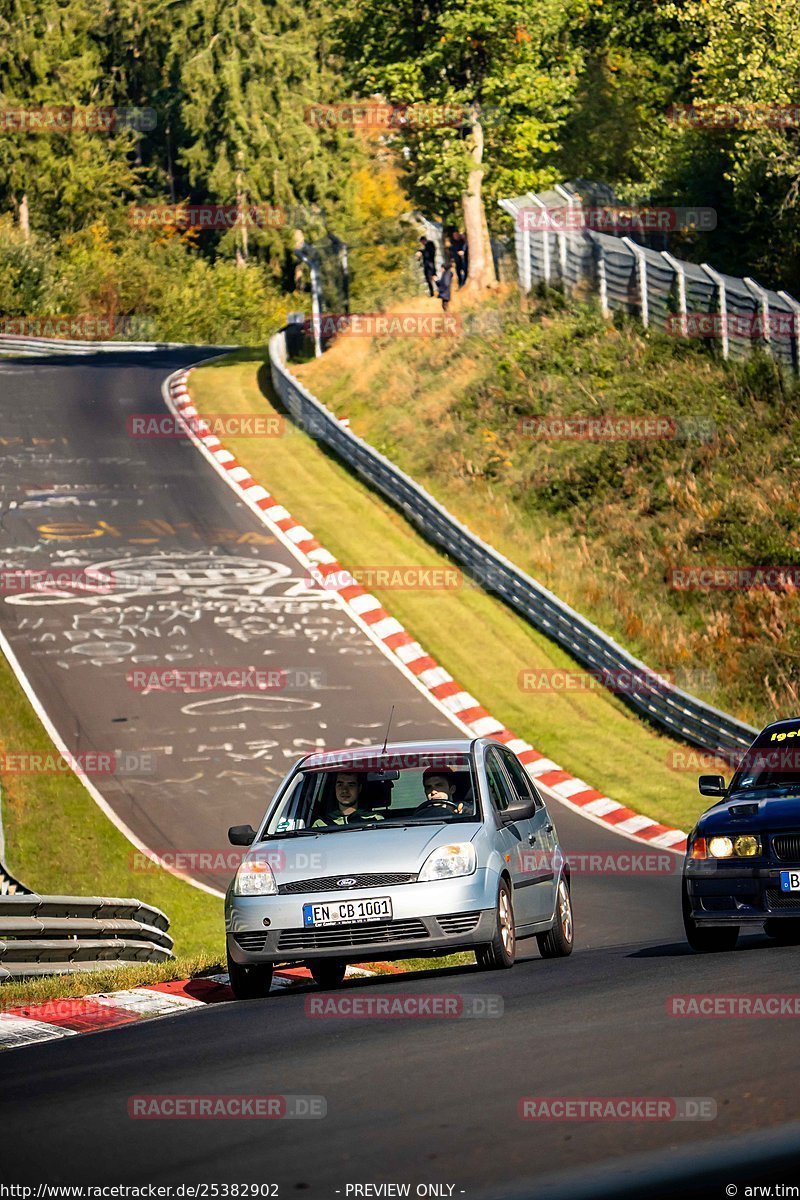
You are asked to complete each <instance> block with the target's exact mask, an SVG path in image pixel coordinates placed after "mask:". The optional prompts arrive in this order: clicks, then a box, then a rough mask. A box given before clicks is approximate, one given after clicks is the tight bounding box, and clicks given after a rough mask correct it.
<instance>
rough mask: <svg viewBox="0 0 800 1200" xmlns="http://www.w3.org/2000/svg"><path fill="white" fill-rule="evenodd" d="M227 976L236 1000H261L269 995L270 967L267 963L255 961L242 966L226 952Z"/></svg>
mask: <svg viewBox="0 0 800 1200" xmlns="http://www.w3.org/2000/svg"><path fill="white" fill-rule="evenodd" d="M228 978H229V980H230V985H231V991H232V992H233V995H234V999H236V1000H262V999H263V998H264V996H268V995H269V989H270V987H271V985H272V967H271V966H270V965H269V963H257V964H255V965H254V966H252V967H243V966H242V965H241V963H237V962H234V961H233V959H232V958H231V956H230V952H229V953H228Z"/></svg>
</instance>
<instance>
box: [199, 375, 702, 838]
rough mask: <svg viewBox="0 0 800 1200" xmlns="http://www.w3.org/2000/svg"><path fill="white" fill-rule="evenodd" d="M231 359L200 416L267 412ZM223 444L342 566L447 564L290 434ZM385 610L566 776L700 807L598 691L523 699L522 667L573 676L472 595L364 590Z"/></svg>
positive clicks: (671, 807)
mask: <svg viewBox="0 0 800 1200" xmlns="http://www.w3.org/2000/svg"><path fill="white" fill-rule="evenodd" d="M259 357H260V356H259V355H257V354H254V353H252V352H250V353H242V354H238V355H232V356H229V357H228V358H226V359H224V360H220V361H219V362H217V363H214V364H209V365H208V366H205V367H203V368H201V369H199V370H197V371H196V372H194V373H193V375H192V385H191V390H192V395H193V397H194V400H195V403H196V405H197V407H198V409H199V410H200V412H202V413H204V414H206V415H212V414H214V413H232V414H233V413H238V414H253V413H263V412H264V411H265V406H266V407H270V406H271V407H272V408H273V409H277V407H278V406H277V402H276V401H275V398H274V397H273V396H272V393H271V389H270V385H269V371H268V368H267V367H266V366H265V365H263V364H262V363H260V362H259ZM226 445H228V446H229V448H230V449H231V450H232V451H233V452H234V453H235V454H236V457H237V458H238V459H239V460H240V462H241V463H242V464H243V465H244V466H246V467H247V468H248V470H249V471H250V472H251V474H252V475H253V477H254V478H255V479H256V480H258V482H259V483H262V484H263V485H264V487H266V488H267V489H268V490H269V491H271V492H273V493H274V495H275V497H276V498H277V499H278V500H279V501H280V502H281V503H283V504H285V505H286V507H287V508H288V509H289V511H290V512H291V513H292V515H293V516H294V517H295V518H296V519H297V520H298V521H300V522H302V523H303V524H305V525H307V526H308V528H309V529H310V530H311V531H312V532H313V533H314V535H315V536H316V537H318V538H319V539H320V541H321V542H322V543H323V545H325V546H326V547H327V549H329V550H330V551H331V552H332V553H333V554H335V555H336V556H337V558H338V559H339V560H340V561H341V562H342V563H343V564H344V565H345V566H347V567H349V568H353V567H357V566H366V565H419V566H442V567H444V566H451V565H452V564H450V563H449V562H448V560H447V559H446V558H445V557H444V556H443V555H442V554H440V553H439V552H438V551H437V550H435V549H434V548H433V547H432V546H430V545H429V544H428V543H427V542H426V541H425V540H424V539H423V538H422V537H421V536H420V535H419V534H418V533H417V532H416V531H415V530H414V529H413V528H412V527H411V526H410V525H409V524H408V522H407V521H406V520H405V518H404V517H402V516H401V515H400V513H399V512H397V511H396V510H395V509H394V508H392V507H391V506H390V505H389V504H387V503H385V502H384V501H383V500H382V499H381V498H380V497H379V496H378V495H377V494H375V493H373V492H372V491H370V490H369V489H368V488H367V487H365V486H363V485H362V484H361V483H360V482H358V481H356V480H355V479H354V478H353V477H352V476H351V475H350V474H349V472H348V471H347V470H346V469H345V467H344V466H343V465H342V464H341V463H339V462H338V461H337V460H336V459H335V458H334V457H333V456H332V455H331V454H329V453H328V452H327V451H326V450H325V449H324V448H323V447H322V446H321V445H320V444H318V443H316V442H314V441H312V439H311V438H309V437H307V436H306V435H305V434H304V433H300V432H299V431H297V430H296V429H295V428H294V427H291V436H288V434H287V436H285V437H278V438H238V439H237V438H229V439H226ZM371 590H373V591H374V592H375V594H376V595H377V596H378V597H379V598H380V599H381V600H382V601H383V602H384V603H385V605H386V607H387V609H388V611H389V612H390V613H391V614H392V615H393V616H395V617H396V618H397V619H398V620H399V621H401V622H402V623H403V625H404V626H405V627H406V628H407V629H408V630H409V632H410V633H412V634H413V635H414V637H416V638H418V639H419V640H420V642H421V643H422V645H423V646H424V647H425V648H426V649H427V650H428V652H429V653H430V654H432V655H434V657H435V658H436V659H437V660H438V661H440V662H441V663H442V665H443V666H445V667H446V668H447V670H449V671H450V672H451V673H452V674H453V676H454V677H455V678H456V679H457V680H458V681H459V683H461V684H462V685H463V686H464V687H465V688H467V689H468V690H469V691H470V692H471V693H472V694H473V695H475V696H476V697H477V698H478V699H479V701H480V702H481V703H482V704H484V705H485V706H486V707H487V708H488V710H489V712H491V713H492V714H493V715H494V716H495V717H497V718H498V720H501V721H503V722H504V723H505V724H506V725H508V726H509V728H511V729H513V730H514V731H515V732H516V733H517V734H518V735H520V736H521V737H524V738H527V739H528V740H529V741H530V742H531V743H532V744H533V745H534V746H536V747H537V748H538V749H540V750H543V751H545V752H546V753H548V754H549V755H551V756H552V757H553V758H554V759H555V760H556V761H557V762H559V763H560V764H561V765H562V766H563V767H564V768H565V769H567V770H569V771H572V772H573V773H574V774H576V775H579V776H580V777H581V778H583V779H585V780H586V781H587V782H588V783H590V784H591V785H592V786H594V787H597V788H600V789H602V790H603V791H604V792H606V793H607V794H608V795H609V796H612V797H613V798H614V799H616V800H619V801H621V802H623V803H625V804H627V805H629V806H630V807H631V808H633V809H634V810H635V811H637V812H643V813H646V814H647V815H648V816H650V817H653V818H654V819H657V820H661V821H663V822H665V823H666V824H670V825H678V826H680V827H683V828H688V827H689V826H691V824H693V822H694V818H695V817H696V815H697V814H698V813H699V812H700V811H701V809H702V808H703V807H704V806H703V805H702V804H701V802H700V799H699V797H698V795H697V791H696V781H695V777H694V776H692V775H690V774H687V773H686V772H685V771H682V770H679V769H676V766H675V755H676V753H677V754H678V755H681V754H685V753H686V751H685V748H683V747H680V746H679V745H678V744H677V743H675V742H673V741H672V740H671V739H668V738H666V737H663V736H661V735H660V734H658V733H656V732H654V731H652V730H651V729H650V728H648V727H647V726H646V725H645V724H644V723H643V722H641V721H640V720H638V719H637V718H636V717H634V716H633V715H632V714H631V713H630V711H629V710H628V709H627V708H625V706H624V705H623V704H622V703H621V701H620V700H619V699H618V698H617V697H615V696H613V695H611V694H610V693H608V692H569V693H566V692H549V693H543V692H527V691H523V690H521V689H520V686H519V673H520V671H521V670H523V669H525V668H542V667H544V668H547V667H563V668H568V669H570V668H572V669H576V670H577V669H579V668H578V667H577V664H575V663H574V662H573V661H572V660H571V659H570V658H569V656H568V655H566V654H565V653H564V652H563V651H562V650H560V649H559V648H558V647H557V646H555V645H553V644H552V643H551V642H550V641H548V639H547V638H545V637H544V636H543V635H542V634H540V633H538V632H537V631H536V630H535V629H533V628H532V627H531V626H529V625H528V624H526V622H524V621H523V620H522V619H521V618H519V617H518V616H517V615H516V614H514V613H513V612H511V611H510V610H509V609H508V608H507V607H506V606H505V605H504V604H503V603H502V602H501V601H499V600H497V599H495V598H492V597H490V596H487V595H486V594H485V593H484V592H482V591H480V590H479V589H468V588H458V589H449V590H441V591H430V590H417V591H412V590H405V591H404V590H390V591H385V590H382V589H381V588H379V587H376V588H373V589H371Z"/></svg>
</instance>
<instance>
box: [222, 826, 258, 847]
mask: <svg viewBox="0 0 800 1200" xmlns="http://www.w3.org/2000/svg"><path fill="white" fill-rule="evenodd" d="M255 840H256V831H255V829H253V826H252V825H231V827H230V829H229V830H228V841H229V842H230V844H231V845H232V846H252V844H253V842H254V841H255Z"/></svg>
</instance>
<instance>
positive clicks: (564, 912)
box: [536, 878, 575, 958]
mask: <svg viewBox="0 0 800 1200" xmlns="http://www.w3.org/2000/svg"><path fill="white" fill-rule="evenodd" d="M574 939H575V925H574V922H573V919H572V897H571V896H570V894H569V884H568V883H567V881H566V879H564V878H562V879H560V880H559V884H558V891H557V893H556V916H555V920H554V921H553V928H552V929H549V930H548V931H547V933H537V935H536V940H537V942H538V943H539V953H540V954H541V956H542V958H566V957H567V955H568V954H572V947H573V945H574Z"/></svg>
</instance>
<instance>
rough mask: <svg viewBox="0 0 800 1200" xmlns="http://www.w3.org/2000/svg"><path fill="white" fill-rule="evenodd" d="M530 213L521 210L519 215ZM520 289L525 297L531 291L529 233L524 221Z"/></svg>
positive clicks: (525, 209)
mask: <svg viewBox="0 0 800 1200" xmlns="http://www.w3.org/2000/svg"><path fill="white" fill-rule="evenodd" d="M527 212H530V209H528V208H523V209H521V210H520V214H522V215H524V214H525V213H527ZM522 288H523V291H524V292H525V294H526V295H528V294H529V293H530V290H531V231H530V227H529V225H528V222H527V221H525V222H524V224H523V227H522Z"/></svg>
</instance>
